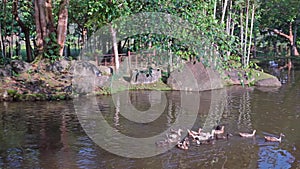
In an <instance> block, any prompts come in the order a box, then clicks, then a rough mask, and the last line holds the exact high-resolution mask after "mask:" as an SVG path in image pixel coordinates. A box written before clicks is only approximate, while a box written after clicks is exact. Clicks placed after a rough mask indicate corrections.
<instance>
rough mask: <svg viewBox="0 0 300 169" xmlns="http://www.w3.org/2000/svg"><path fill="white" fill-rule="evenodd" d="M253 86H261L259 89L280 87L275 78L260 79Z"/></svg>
mask: <svg viewBox="0 0 300 169" xmlns="http://www.w3.org/2000/svg"><path fill="white" fill-rule="evenodd" d="M254 85H255V86H261V87H280V86H281V83H280V81H279V80H278V79H277V78H268V79H262V80H258V81H257V82H255V84H254Z"/></svg>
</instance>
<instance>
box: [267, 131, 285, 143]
mask: <svg viewBox="0 0 300 169" xmlns="http://www.w3.org/2000/svg"><path fill="white" fill-rule="evenodd" d="M264 137H265V140H266V141H272V142H281V139H282V137H284V134H282V133H280V135H279V138H277V137H271V136H264Z"/></svg>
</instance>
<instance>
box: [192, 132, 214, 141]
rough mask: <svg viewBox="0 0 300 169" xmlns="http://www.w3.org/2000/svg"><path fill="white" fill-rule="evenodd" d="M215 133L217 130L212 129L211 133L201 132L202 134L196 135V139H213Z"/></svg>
mask: <svg viewBox="0 0 300 169" xmlns="http://www.w3.org/2000/svg"><path fill="white" fill-rule="evenodd" d="M214 135H215V130H212V131H211V133H200V135H198V136H195V139H196V140H199V141H204V140H208V139H213V138H214Z"/></svg>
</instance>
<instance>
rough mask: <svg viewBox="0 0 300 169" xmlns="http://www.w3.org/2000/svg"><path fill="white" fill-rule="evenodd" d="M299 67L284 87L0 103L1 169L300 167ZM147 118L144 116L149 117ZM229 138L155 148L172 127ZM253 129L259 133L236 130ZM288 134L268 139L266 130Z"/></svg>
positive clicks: (232, 88) (129, 94)
mask: <svg viewBox="0 0 300 169" xmlns="http://www.w3.org/2000/svg"><path fill="white" fill-rule="evenodd" d="M299 100H300V72H299V71H298V72H292V74H291V78H290V79H289V81H286V82H285V84H284V85H283V86H282V87H280V88H257V87H245V88H242V87H240V86H232V87H228V88H225V89H221V90H214V91H206V92H200V93H196V92H179V91H172V92H171V91H167V92H158V91H130V92H122V93H119V94H117V95H113V96H100V97H94V98H89V97H87V98H78V99H75V100H74V101H57V102H55V101H54V102H15V103H8V102H4V103H1V104H0V168H206V167H209V168H222V167H225V168H299V167H300V132H299V131H300V125H299V122H300V103H299ZM145 117H146V118H145ZM216 125H224V126H225V132H228V133H231V134H232V136H231V137H230V138H229V139H228V140H226V139H222V140H216V141H215V144H211V145H197V144H196V143H193V142H192V143H191V146H190V148H189V149H188V150H181V149H178V148H177V147H175V146H173V145H166V146H162V147H158V146H157V145H156V144H155V142H156V141H159V140H163V139H164V138H165V134H166V133H168V132H169V131H170V128H172V129H178V128H182V129H183V130H184V134H186V129H193V130H197V129H198V128H199V127H202V128H203V129H204V130H207V131H210V130H211V129H212V128H213V127H215V126H216ZM254 129H256V130H257V134H256V136H255V137H254V138H241V137H240V136H239V135H238V133H239V132H251V131H252V130H254ZM280 133H283V134H284V135H285V137H283V140H282V142H281V143H277V142H266V141H265V140H264V135H269V136H276V137H278V136H279V134H280Z"/></svg>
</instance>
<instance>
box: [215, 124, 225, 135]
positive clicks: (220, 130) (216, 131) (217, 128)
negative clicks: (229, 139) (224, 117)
mask: <svg viewBox="0 0 300 169" xmlns="http://www.w3.org/2000/svg"><path fill="white" fill-rule="evenodd" d="M224 129H225V126H222V127H220V126H217V127H216V129H215V134H223V133H224Z"/></svg>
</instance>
